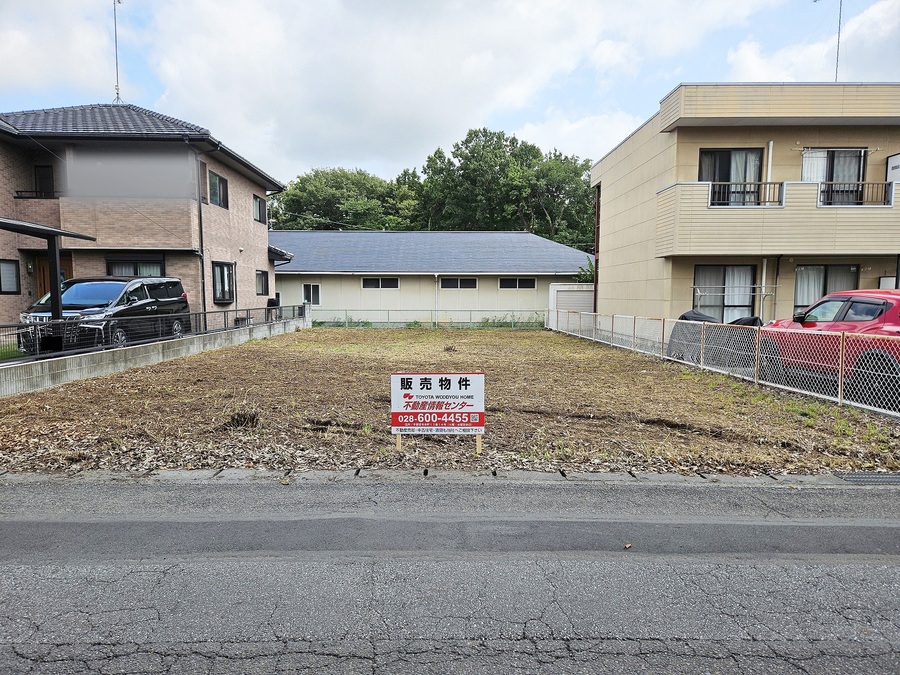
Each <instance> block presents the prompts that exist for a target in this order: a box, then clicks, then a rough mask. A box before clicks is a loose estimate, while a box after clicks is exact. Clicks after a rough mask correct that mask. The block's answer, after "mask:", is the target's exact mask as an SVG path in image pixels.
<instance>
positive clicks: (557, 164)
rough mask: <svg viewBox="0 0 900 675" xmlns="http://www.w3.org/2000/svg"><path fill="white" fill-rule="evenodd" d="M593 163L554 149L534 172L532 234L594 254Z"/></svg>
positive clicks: (545, 156)
mask: <svg viewBox="0 0 900 675" xmlns="http://www.w3.org/2000/svg"><path fill="white" fill-rule="evenodd" d="M590 170H591V162H590V160H587V159H585V160H579V159H578V157H576V156H574V155H573V156H571V157H569V156H566V155H563V154H562V153H561V152H559V151H558V150H555V149H554V150H553V152H549V153H547V154H546V155H544V158H543V161H542V162H541V163H540V165H539V166H538V168H537V170H536V171H535V177H534V182H533V193H532V201H531V206H532V209H533V210H534V211H533V217H534V227H533V229H532V232H534V233H535V234H539V235H541V236H542V237H547V238H548V239H552V240H554V241H558V242H560V243H563V244H566V245H568V246H572V247H574V248H579V249H581V250H583V251H593V247H594V208H593V199H592V192H591V185H590Z"/></svg>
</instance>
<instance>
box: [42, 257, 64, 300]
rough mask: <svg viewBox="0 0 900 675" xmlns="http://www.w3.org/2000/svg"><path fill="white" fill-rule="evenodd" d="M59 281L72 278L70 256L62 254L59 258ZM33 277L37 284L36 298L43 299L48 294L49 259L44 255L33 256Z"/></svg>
mask: <svg viewBox="0 0 900 675" xmlns="http://www.w3.org/2000/svg"><path fill="white" fill-rule="evenodd" d="M59 269H60V276H61V277H62V279H60V281H65V280H66V279H71V278H72V255H71V254H66V253H62V254H60V256H59ZM34 275H35V281H36V282H37V297H38V298H43V297H44V295H45V294H47V293H49V292H50V259H49V258H48V257H47V256H45V255H39V256H35V258H34Z"/></svg>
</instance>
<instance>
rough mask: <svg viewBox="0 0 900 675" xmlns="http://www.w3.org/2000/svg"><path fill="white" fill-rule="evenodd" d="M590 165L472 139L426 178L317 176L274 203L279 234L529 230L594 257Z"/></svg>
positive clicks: (475, 133)
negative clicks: (284, 231) (333, 230)
mask: <svg viewBox="0 0 900 675" xmlns="http://www.w3.org/2000/svg"><path fill="white" fill-rule="evenodd" d="M590 164H591V163H590V160H587V159H585V160H581V159H579V158H578V157H577V156H574V155H572V156H568V155H564V154H562V153H561V152H559V151H558V150H553V151H552V152H549V153H547V154H542V153H541V150H540V148H538V147H537V146H536V145H533V144H531V143H527V142H524V141H520V140H518V139H517V138H516V137H515V136H508V135H506V134H505V133H504V132H502V131H490V130H488V129H471V130H470V131H469V132H468V134H466V137H465V138H464V139H463V140H462V141H460V142H458V143H455V144H454V145H453V150H452V152H451V153H450V155H447V154H446V153H445V152H444V150H442V149H441V148H438V149H437V150H435V151H434V152H433V153H432V154H431V155H429V156H428V158H427V159H426V160H425V165H424V166H423V167H422V175H421V176H420V175H419V173H418V172H417V171H416V170H415V169H405V170H404V171H402V172H401V173H400V175H399V176H397V178H395V179H394V180H392V181H386V180H384V179H382V178H379V177H378V176H373V175H372V174H369V173H367V172H365V171H362V170H360V169H356V170H354V171H348V170H347V169H314V170H312V171H310V172H309V173H307V174H303V175H301V176H297V178H296V179H295V180H293V181H291V183H290V184H289V185H288V188H287V189H286V190H285V191H284V192H283V193H282V194H280V195H277V196H276V197H275V198H274V199H272V200H271V207H270V223H271V226H272V227H273V228H274V229H320V228H354V229H391V230H416V229H423V230H526V231H528V232H533V233H535V234H537V235H540V236H542V237H546V238H548V239H552V240H554V241H558V242H560V243H563V244H566V245H568V246H572V247H575V248H579V249H581V250H583V251H587V252H590V251H592V250H593V238H594V215H593V200H592V198H591V189H590V182H589V173H590Z"/></svg>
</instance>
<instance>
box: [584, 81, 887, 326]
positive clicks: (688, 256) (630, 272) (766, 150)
mask: <svg viewBox="0 0 900 675" xmlns="http://www.w3.org/2000/svg"><path fill="white" fill-rule="evenodd" d="M898 182H900V84H682V85H680V86H678V87H677V88H676V89H675V90H674V91H672V92H671V93H670V94H669V95H668V96H666V97H665V98H664V99H663V100H662V102H661V103H660V109H659V112H658V113H657V114H656V115H654V116H653V117H652V118H650V119H649V120H648V121H647V122H646V123H645V124H644V125H643V126H641V127H640V128H639V129H637V130H636V131H634V133H632V134H631V135H630V136H629V137H628V138H626V139H625V140H624V141H622V142H621V143H620V144H619V145H618V146H617V147H616V148H615V149H614V150H612V151H611V152H610V153H609V154H607V155H606V156H605V157H603V158H602V159H601V160H600V161H599V162H597V163H596V164H595V165H594V167H593V168H592V170H591V184H592V185H593V186H594V188H595V189H596V196H597V230H598V231H597V239H596V241H597V242H598V252H597V297H596V305H597V311H598V312H601V313H604V314H613V313H619V314H630V315H637V316H647V317H677V316H678V315H680V314H681V313H683V312H685V311H687V310H689V309H692V308H693V309H698V310H700V311H702V312H704V313H706V314H709V315H711V316H714V317H716V318H717V319H720V320H724V321H730V320H732V319H735V318H738V317H742V316H749V315H758V316H760V317H762V318H763V319H764V320H769V319H772V318H782V317H786V316H790V315H791V314H792V312H793V310H794V308H795V307H796V308H802V307H805V306H806V305H808V304H810V303H811V302H813V301H814V300H816V299H818V298H819V297H820V296H822V295H824V294H825V293H826V292H830V291H835V290H845V289H854V288H873V287H876V288H877V287H879V286H882V287H887V286H889V287H891V288H893V287H894V286H895V284H896V278H897V276H898V267H900V205H898V203H897V199H898V197H900V195H898V190H897V183H898Z"/></svg>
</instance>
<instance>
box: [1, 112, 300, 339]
mask: <svg viewBox="0 0 900 675" xmlns="http://www.w3.org/2000/svg"><path fill="white" fill-rule="evenodd" d="M283 189H284V186H283V185H282V184H281V183H280V182H279V181H277V180H275V179H274V178H272V177H271V176H269V175H268V174H266V173H265V172H264V171H262V170H261V169H259V168H258V167H256V166H254V165H253V164H251V163H250V162H249V161H247V160H246V159H244V158H243V157H241V156H240V155H238V154H237V153H235V152H234V151H232V150H230V149H229V148H228V147H226V146H225V145H223V144H222V143H221V142H220V141H218V140H217V139H215V138H214V137H213V136H212V135H211V134H210V132H209V131H208V130H207V129H204V128H202V127H199V126H197V125H194V124H191V123H188V122H184V121H181V120H178V119H174V118H172V117H168V116H166V115H161V114H159V113H156V112H153V111H150V110H146V109H143V108H140V107H137V106H134V105H128V104H106V105H104V104H101V105H88V106H78V107H68V108H56V109H48V110H29V111H23V112H11V113H0V217H4V218H9V219H12V220H19V221H25V222H29V223H36V224H38V225H44V226H48V227H53V228H60V229H63V230H69V231H72V232H77V233H80V234H83V235H89V236H91V237H94V238H95V241H89V240H85V239H74V238H69V237H62V238H61V248H60V270H61V276H65V277H66V278H69V277H73V276H79V277H81V276H92V275H122V276H145V275H146V276H177V277H180V278H181V279H182V281H183V283H184V287H185V290H186V291H187V293H188V298H189V300H190V302H191V309H192V311H214V310H216V309H245V308H252V307H261V306H265V305H266V303H267V301H268V299H269V298H270V297H274V294H275V289H274V286H275V284H274V267H273V264H274V262H273V260H274V259H277V258H278V257H279V252H277V251H273V250H271V249H270V248H269V245H268V232H267V229H268V228H267V225H266V198H267V196H268V195H271V194H273V193H276V192H279V191H281V190H283ZM49 269H50V266H49V261H48V256H47V244H46V241H45V240H43V239H38V238H35V237H30V236H27V235H25V234H20V233H15V232H10V231H6V230H3V229H0V323H12V322H15V321H16V320H17V318H18V313H19V312H20V311H21V310H22V309H24V308H25V307H27V306H28V305H29V304H30V303H31V302H33V301H34V300H35V299H36V298H38V297H40V296H42V295H43V294H44V293H46V292H47V291H48V290H49V288H50V284H51V279H50V273H49Z"/></svg>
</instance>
